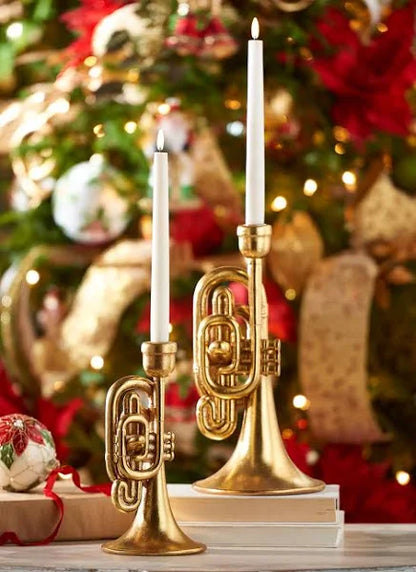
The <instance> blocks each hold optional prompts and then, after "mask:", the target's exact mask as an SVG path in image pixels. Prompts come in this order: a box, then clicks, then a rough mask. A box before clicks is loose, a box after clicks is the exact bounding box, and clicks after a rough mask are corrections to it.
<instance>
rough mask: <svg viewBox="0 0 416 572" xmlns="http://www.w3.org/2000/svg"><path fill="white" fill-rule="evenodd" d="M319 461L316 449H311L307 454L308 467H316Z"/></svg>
mask: <svg viewBox="0 0 416 572" xmlns="http://www.w3.org/2000/svg"><path fill="white" fill-rule="evenodd" d="M318 460H319V453H318V451H315V450H314V449H311V450H310V451H308V452H307V453H306V462H307V463H308V465H315V464H316V463H317V462H318Z"/></svg>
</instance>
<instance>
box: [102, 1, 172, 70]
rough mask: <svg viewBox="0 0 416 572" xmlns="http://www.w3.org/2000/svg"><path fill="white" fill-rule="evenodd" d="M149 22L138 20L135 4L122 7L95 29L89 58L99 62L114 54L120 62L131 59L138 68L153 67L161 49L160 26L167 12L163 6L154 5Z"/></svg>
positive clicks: (136, 5)
mask: <svg viewBox="0 0 416 572" xmlns="http://www.w3.org/2000/svg"><path fill="white" fill-rule="evenodd" d="M153 4H154V6H152V7H151V12H152V20H150V19H148V18H144V17H142V16H141V15H140V14H139V13H138V11H139V8H140V5H139V4H137V3H134V4H128V5H127V6H122V7H121V8H119V9H118V10H116V11H115V12H112V13H111V14H109V15H108V16H106V17H105V18H103V19H102V20H101V22H100V23H99V24H98V25H97V26H96V27H95V29H94V34H93V37H92V51H93V54H94V55H95V56H97V57H99V58H102V57H103V56H105V55H107V54H108V53H111V54H116V53H118V54H119V55H120V57H121V58H122V59H126V60H129V59H130V58H131V59H133V58H134V61H135V63H136V65H137V66H138V67H139V68H142V67H147V66H150V65H152V64H153V62H154V61H155V59H156V57H157V55H158V53H159V50H160V49H161V48H162V46H163V42H164V35H163V29H162V27H163V25H164V23H165V21H166V18H167V17H168V15H169V12H167V10H166V9H165V6H164V4H163V3H159V2H154V3H153Z"/></svg>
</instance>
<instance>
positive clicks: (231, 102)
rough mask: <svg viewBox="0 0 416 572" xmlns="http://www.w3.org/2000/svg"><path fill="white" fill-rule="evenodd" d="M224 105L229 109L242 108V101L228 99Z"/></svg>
mask: <svg viewBox="0 0 416 572" xmlns="http://www.w3.org/2000/svg"><path fill="white" fill-rule="evenodd" d="M224 105H225V107H226V108H227V109H232V110H233V111H236V110H237V109H240V107H241V101H238V99H226V100H225V103H224Z"/></svg>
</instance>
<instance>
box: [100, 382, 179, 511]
mask: <svg viewBox="0 0 416 572" xmlns="http://www.w3.org/2000/svg"><path fill="white" fill-rule="evenodd" d="M163 401H164V383H163V382H162V381H161V382H159V383H156V382H154V381H150V380H148V379H146V378H142V377H136V376H129V377H125V378H122V379H120V380H118V381H116V383H114V384H113V385H112V387H111V388H110V390H109V392H108V395H107V403H106V444H107V452H106V465H107V471H108V474H109V476H110V477H111V478H112V479H113V481H114V482H113V486H112V498H113V501H114V504H115V505H116V506H117V508H119V509H120V510H122V511H133V510H137V508H138V506H139V505H140V500H141V497H142V483H143V481H145V480H147V479H151V478H153V477H155V476H156V474H157V473H158V471H159V470H160V468H161V466H162V463H163V462H164V461H165V460H171V459H172V458H173V454H174V453H173V451H174V438H173V435H172V434H171V433H166V434H165V433H164V430H163V429H164V421H163V405H162V404H163Z"/></svg>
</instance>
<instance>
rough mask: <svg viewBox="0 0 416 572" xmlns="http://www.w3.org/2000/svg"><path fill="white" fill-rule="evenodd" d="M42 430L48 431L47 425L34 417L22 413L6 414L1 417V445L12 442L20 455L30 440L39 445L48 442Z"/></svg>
mask: <svg viewBox="0 0 416 572" xmlns="http://www.w3.org/2000/svg"><path fill="white" fill-rule="evenodd" d="M42 431H43V432H44V431H47V429H46V427H45V426H44V425H42V423H40V422H39V421H37V420H36V419H33V418H32V417H28V416H27V415H21V414H20V413H13V414H12V415H6V416H5V417H1V418H0V447H2V446H3V445H8V444H11V445H13V449H14V452H15V453H16V455H18V456H20V455H21V454H22V453H23V452H24V451H25V449H26V447H27V445H28V443H29V440H31V441H34V442H35V443H38V444H39V445H45V444H46V441H45V437H44V434H42Z"/></svg>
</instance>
